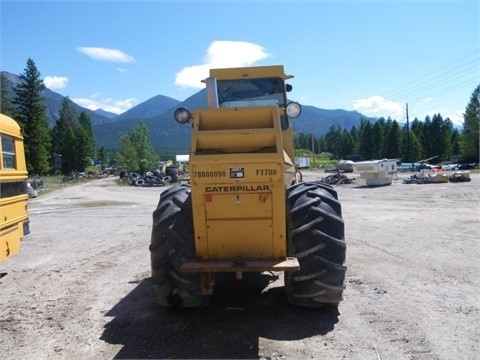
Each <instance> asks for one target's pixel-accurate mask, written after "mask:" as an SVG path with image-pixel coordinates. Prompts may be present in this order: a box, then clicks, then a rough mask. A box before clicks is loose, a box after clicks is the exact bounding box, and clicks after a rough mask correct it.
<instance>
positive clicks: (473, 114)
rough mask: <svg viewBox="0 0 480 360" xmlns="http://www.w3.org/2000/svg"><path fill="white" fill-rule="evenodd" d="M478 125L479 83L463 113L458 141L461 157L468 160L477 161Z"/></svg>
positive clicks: (479, 148)
mask: <svg viewBox="0 0 480 360" xmlns="http://www.w3.org/2000/svg"><path fill="white" fill-rule="evenodd" d="M479 125H480V85H478V86H477V87H476V88H475V90H474V91H473V93H472V97H471V98H470V102H469V103H468V105H467V108H466V109H465V114H463V133H462V135H461V141H460V151H461V155H462V159H463V160H464V161H468V162H476V163H478V161H479V153H480V147H479V138H480V134H479Z"/></svg>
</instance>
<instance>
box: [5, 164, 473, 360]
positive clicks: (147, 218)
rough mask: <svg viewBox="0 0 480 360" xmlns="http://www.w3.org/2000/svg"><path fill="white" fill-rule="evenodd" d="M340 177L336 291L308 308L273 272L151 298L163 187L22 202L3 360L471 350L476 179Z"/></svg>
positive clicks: (308, 176) (89, 189)
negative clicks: (343, 263)
mask: <svg viewBox="0 0 480 360" xmlns="http://www.w3.org/2000/svg"><path fill="white" fill-rule="evenodd" d="M327 175H328V174H325V173H320V172H306V173H305V176H304V179H305V180H320V179H321V178H323V177H325V176H327ZM347 176H348V177H349V178H356V181H354V182H353V183H351V184H347V185H338V186H335V188H336V189H337V191H338V194H339V198H340V200H341V202H342V210H343V217H344V220H345V224H346V225H345V226H346V240H347V244H348V245H347V246H348V247H347V262H348V271H347V279H346V280H347V284H346V286H347V287H346V289H345V291H344V301H343V302H342V303H340V305H339V306H338V307H328V308H322V309H319V310H309V309H301V308H295V307H292V306H290V305H289V304H288V302H287V299H286V296H285V294H284V290H283V280H282V274H262V275H261V276H246V278H245V279H244V280H242V281H237V280H235V279H234V278H233V277H232V276H229V275H225V276H222V277H218V279H217V285H216V287H215V293H214V295H213V297H212V301H211V304H210V306H209V307H207V308H205V309H202V310H189V311H175V310H172V309H165V308H160V307H159V306H157V305H156V303H155V301H154V294H153V288H152V284H151V282H150V278H149V277H150V258H149V251H148V245H149V242H150V231H151V222H152V211H153V210H154V209H155V207H156V204H157V202H158V199H159V194H160V192H161V191H162V190H163V189H164V188H139V187H125V186H123V187H121V186H118V185H116V183H115V179H114V178H107V179H102V180H95V181H92V182H89V183H86V184H82V185H78V186H70V187H65V188H62V189H60V190H56V191H54V192H52V193H48V194H44V195H41V196H40V197H38V198H35V199H31V200H29V209H30V213H31V224H30V227H31V231H32V232H31V234H30V235H28V236H27V237H25V239H24V240H23V242H22V249H21V251H20V252H19V253H18V254H16V255H15V256H13V257H12V258H10V259H7V260H6V261H4V262H2V263H1V264H0V272H1V273H2V275H4V276H3V277H2V278H1V279H0V294H1V296H0V309H1V310H0V314H1V316H0V349H1V350H0V356H1V358H3V359H45V358H49V359H66V358H77V359H92V358H95V359H112V358H116V359H123V358H244V359H258V358H263V359H320V358H321V359H362V360H363V359H377V360H378V359H425V360H427V359H429V360H430V359H477V358H478V354H479V351H480V346H479V338H480V314H479V306H480V302H479V291H478V289H479V285H480V280H479V277H478V272H479V270H480V269H479V262H478V258H479V255H480V254H479V253H480V247H479V236H478V229H479V223H480V217H479V201H480V191H479V187H480V186H479V185H480V175H479V174H472V181H470V182H467V183H445V184H424V185H417V184H408V185H407V184H404V183H403V182H402V180H403V179H406V178H408V177H409V176H410V174H409V173H404V174H399V178H398V179H396V180H395V181H394V182H393V184H392V185H390V186H384V187H366V186H365V185H364V183H362V181H360V180H359V177H358V175H356V174H347Z"/></svg>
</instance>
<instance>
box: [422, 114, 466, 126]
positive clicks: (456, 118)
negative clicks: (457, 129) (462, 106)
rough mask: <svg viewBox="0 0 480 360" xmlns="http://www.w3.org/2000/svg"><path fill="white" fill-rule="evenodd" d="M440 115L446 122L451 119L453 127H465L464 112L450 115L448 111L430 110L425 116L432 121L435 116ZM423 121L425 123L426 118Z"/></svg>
mask: <svg viewBox="0 0 480 360" xmlns="http://www.w3.org/2000/svg"><path fill="white" fill-rule="evenodd" d="M438 114H440V115H442V119H443V120H445V119H446V118H449V119H450V121H451V122H452V123H453V125H456V126H463V122H464V119H463V110H457V111H454V112H452V113H448V112H446V111H440V110H429V111H427V112H426V114H425V116H427V115H428V116H429V117H430V119H431V118H432V117H433V116H434V115H438ZM421 120H422V121H423V120H424V118H422V119H421Z"/></svg>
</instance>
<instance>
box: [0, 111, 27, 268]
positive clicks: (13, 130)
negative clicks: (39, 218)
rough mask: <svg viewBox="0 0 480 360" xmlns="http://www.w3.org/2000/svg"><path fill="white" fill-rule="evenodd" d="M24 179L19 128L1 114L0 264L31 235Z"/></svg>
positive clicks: (22, 150) (23, 155)
mask: <svg viewBox="0 0 480 360" xmlns="http://www.w3.org/2000/svg"><path fill="white" fill-rule="evenodd" d="M27 179H28V173H27V166H26V163H25V152H24V147H23V137H22V133H21V130H20V126H19V125H18V123H17V122H16V121H15V120H13V119H12V118H10V117H8V116H5V115H3V114H0V261H3V260H5V259H6V258H8V257H10V256H12V255H13V254H15V253H16V252H18V251H19V250H20V240H21V239H22V238H23V236H24V235H27V234H29V233H30V229H29V222H30V220H29V215H28V209H27V200H28V194H27Z"/></svg>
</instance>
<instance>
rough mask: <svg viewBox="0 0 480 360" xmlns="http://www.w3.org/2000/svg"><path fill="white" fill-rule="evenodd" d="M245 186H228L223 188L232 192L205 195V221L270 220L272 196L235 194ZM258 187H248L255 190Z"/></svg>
mask: <svg viewBox="0 0 480 360" xmlns="http://www.w3.org/2000/svg"><path fill="white" fill-rule="evenodd" d="M244 187H245V186H241V185H240V186H235V185H233V186H232V185H230V186H227V187H225V188H226V189H228V188H230V189H231V190H233V191H231V192H230V191H229V192H228V193H223V194H220V195H218V194H212V193H207V194H205V195H204V198H205V210H206V213H205V215H206V218H207V221H208V222H210V221H211V220H231V219H271V218H272V194H271V192H270V191H268V187H267V190H266V191H265V192H259V193H253V194H245V193H242V192H237V189H239V188H244ZM257 187H260V188H262V189H263V187H262V186H261V185H260V186H255V185H253V186H250V188H251V189H255V188H257Z"/></svg>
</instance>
